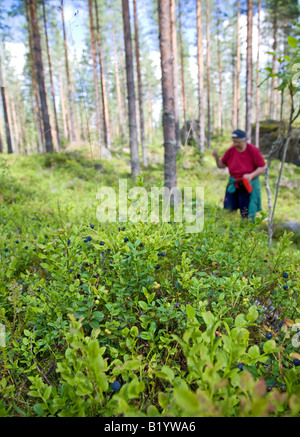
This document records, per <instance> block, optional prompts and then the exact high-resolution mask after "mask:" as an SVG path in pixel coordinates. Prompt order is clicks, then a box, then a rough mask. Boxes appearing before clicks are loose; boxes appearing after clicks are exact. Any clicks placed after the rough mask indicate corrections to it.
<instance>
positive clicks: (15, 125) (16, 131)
mask: <svg viewBox="0 0 300 437" xmlns="http://www.w3.org/2000/svg"><path fill="white" fill-rule="evenodd" d="M11 115H12V128H13V130H14V138H15V141H14V143H15V150H14V153H19V146H20V126H19V121H18V119H17V116H16V106H15V96H13V98H12V99H11Z"/></svg>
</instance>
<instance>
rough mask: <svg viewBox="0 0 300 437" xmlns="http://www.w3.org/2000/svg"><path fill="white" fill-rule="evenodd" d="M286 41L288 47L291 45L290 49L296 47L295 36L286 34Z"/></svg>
mask: <svg viewBox="0 0 300 437" xmlns="http://www.w3.org/2000/svg"><path fill="white" fill-rule="evenodd" d="M287 41H288V44H289V46H290V47H292V49H296V48H297V40H296V38H294V37H293V36H288V37H287Z"/></svg>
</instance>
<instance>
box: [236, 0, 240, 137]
mask: <svg viewBox="0 0 300 437" xmlns="http://www.w3.org/2000/svg"><path fill="white" fill-rule="evenodd" d="M240 14H241V2H240V0H238V2H237V25H236V27H237V29H236V74H235V80H236V91H235V99H236V103H235V106H236V119H235V129H237V128H238V127H239V126H240V121H241V120H240V98H241V90H240V73H241V43H240Z"/></svg>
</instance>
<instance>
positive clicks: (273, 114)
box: [270, 0, 278, 120]
mask: <svg viewBox="0 0 300 437" xmlns="http://www.w3.org/2000/svg"><path fill="white" fill-rule="evenodd" d="M277 33H278V0H275V4H274V17H273V53H275V52H276V51H277ZM272 70H273V73H274V74H276V73H277V72H278V68H277V57H276V55H273V58H272ZM276 86H277V78H276V77H272V80H271V98H270V118H271V119H272V120H276V118H277V116H278V114H277V105H278V91H277V90H276V89H275V87H276Z"/></svg>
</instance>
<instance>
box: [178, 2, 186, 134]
mask: <svg viewBox="0 0 300 437" xmlns="http://www.w3.org/2000/svg"><path fill="white" fill-rule="evenodd" d="M178 9H179V45H180V73H181V74H180V77H181V105H182V112H183V126H184V138H186V103H185V87H184V62H183V41H182V23H181V1H180V0H179V2H178Z"/></svg>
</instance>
